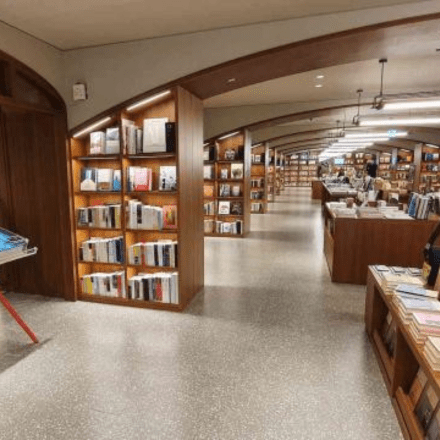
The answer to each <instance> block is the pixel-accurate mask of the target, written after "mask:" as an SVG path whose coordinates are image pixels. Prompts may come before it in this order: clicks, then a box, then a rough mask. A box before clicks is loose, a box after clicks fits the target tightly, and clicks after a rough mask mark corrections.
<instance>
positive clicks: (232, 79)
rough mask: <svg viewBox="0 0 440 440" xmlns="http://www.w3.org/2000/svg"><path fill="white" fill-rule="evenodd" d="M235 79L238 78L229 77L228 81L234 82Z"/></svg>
mask: <svg viewBox="0 0 440 440" xmlns="http://www.w3.org/2000/svg"><path fill="white" fill-rule="evenodd" d="M235 81H237V80H236V78H229V79H228V80H227V81H226V82H227V83H233V82H235Z"/></svg>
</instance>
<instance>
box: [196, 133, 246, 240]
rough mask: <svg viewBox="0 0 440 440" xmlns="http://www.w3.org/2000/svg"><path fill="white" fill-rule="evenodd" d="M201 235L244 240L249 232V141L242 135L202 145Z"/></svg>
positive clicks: (233, 134)
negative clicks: (202, 206)
mask: <svg viewBox="0 0 440 440" xmlns="http://www.w3.org/2000/svg"><path fill="white" fill-rule="evenodd" d="M203 148H204V186H203V196H204V214H205V227H204V231H205V235H207V236H235V237H244V236H245V235H246V233H247V232H248V231H249V228H250V200H249V197H250V195H249V194H250V139H249V134H248V133H247V132H246V131H244V132H242V131H240V132H237V133H231V134H230V135H225V136H221V137H219V138H216V139H212V140H211V141H209V142H207V143H206V144H205V145H204V147H203Z"/></svg>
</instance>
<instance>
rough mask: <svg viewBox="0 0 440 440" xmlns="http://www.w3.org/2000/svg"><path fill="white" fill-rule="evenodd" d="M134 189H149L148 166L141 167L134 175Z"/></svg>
mask: <svg viewBox="0 0 440 440" xmlns="http://www.w3.org/2000/svg"><path fill="white" fill-rule="evenodd" d="M134 190H135V191H149V185H148V168H145V167H139V168H137V169H136V171H135V175H134Z"/></svg>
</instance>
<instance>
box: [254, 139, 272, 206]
mask: <svg viewBox="0 0 440 440" xmlns="http://www.w3.org/2000/svg"><path fill="white" fill-rule="evenodd" d="M257 157H258V158H259V160H258V161H255V158H257ZM251 158H252V160H251V191H250V197H251V213H252V214H266V213H267V211H268V203H267V199H268V194H267V192H268V168H269V144H268V143H264V144H261V145H258V146H256V147H254V148H253V149H252V155H251ZM254 194H258V195H259V196H260V198H254V197H253V195H254Z"/></svg>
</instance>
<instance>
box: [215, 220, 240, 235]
mask: <svg viewBox="0 0 440 440" xmlns="http://www.w3.org/2000/svg"><path fill="white" fill-rule="evenodd" d="M215 232H216V233H217V234H233V235H241V234H242V233H243V221H242V220H236V221H234V222H222V221H216V222H215Z"/></svg>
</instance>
